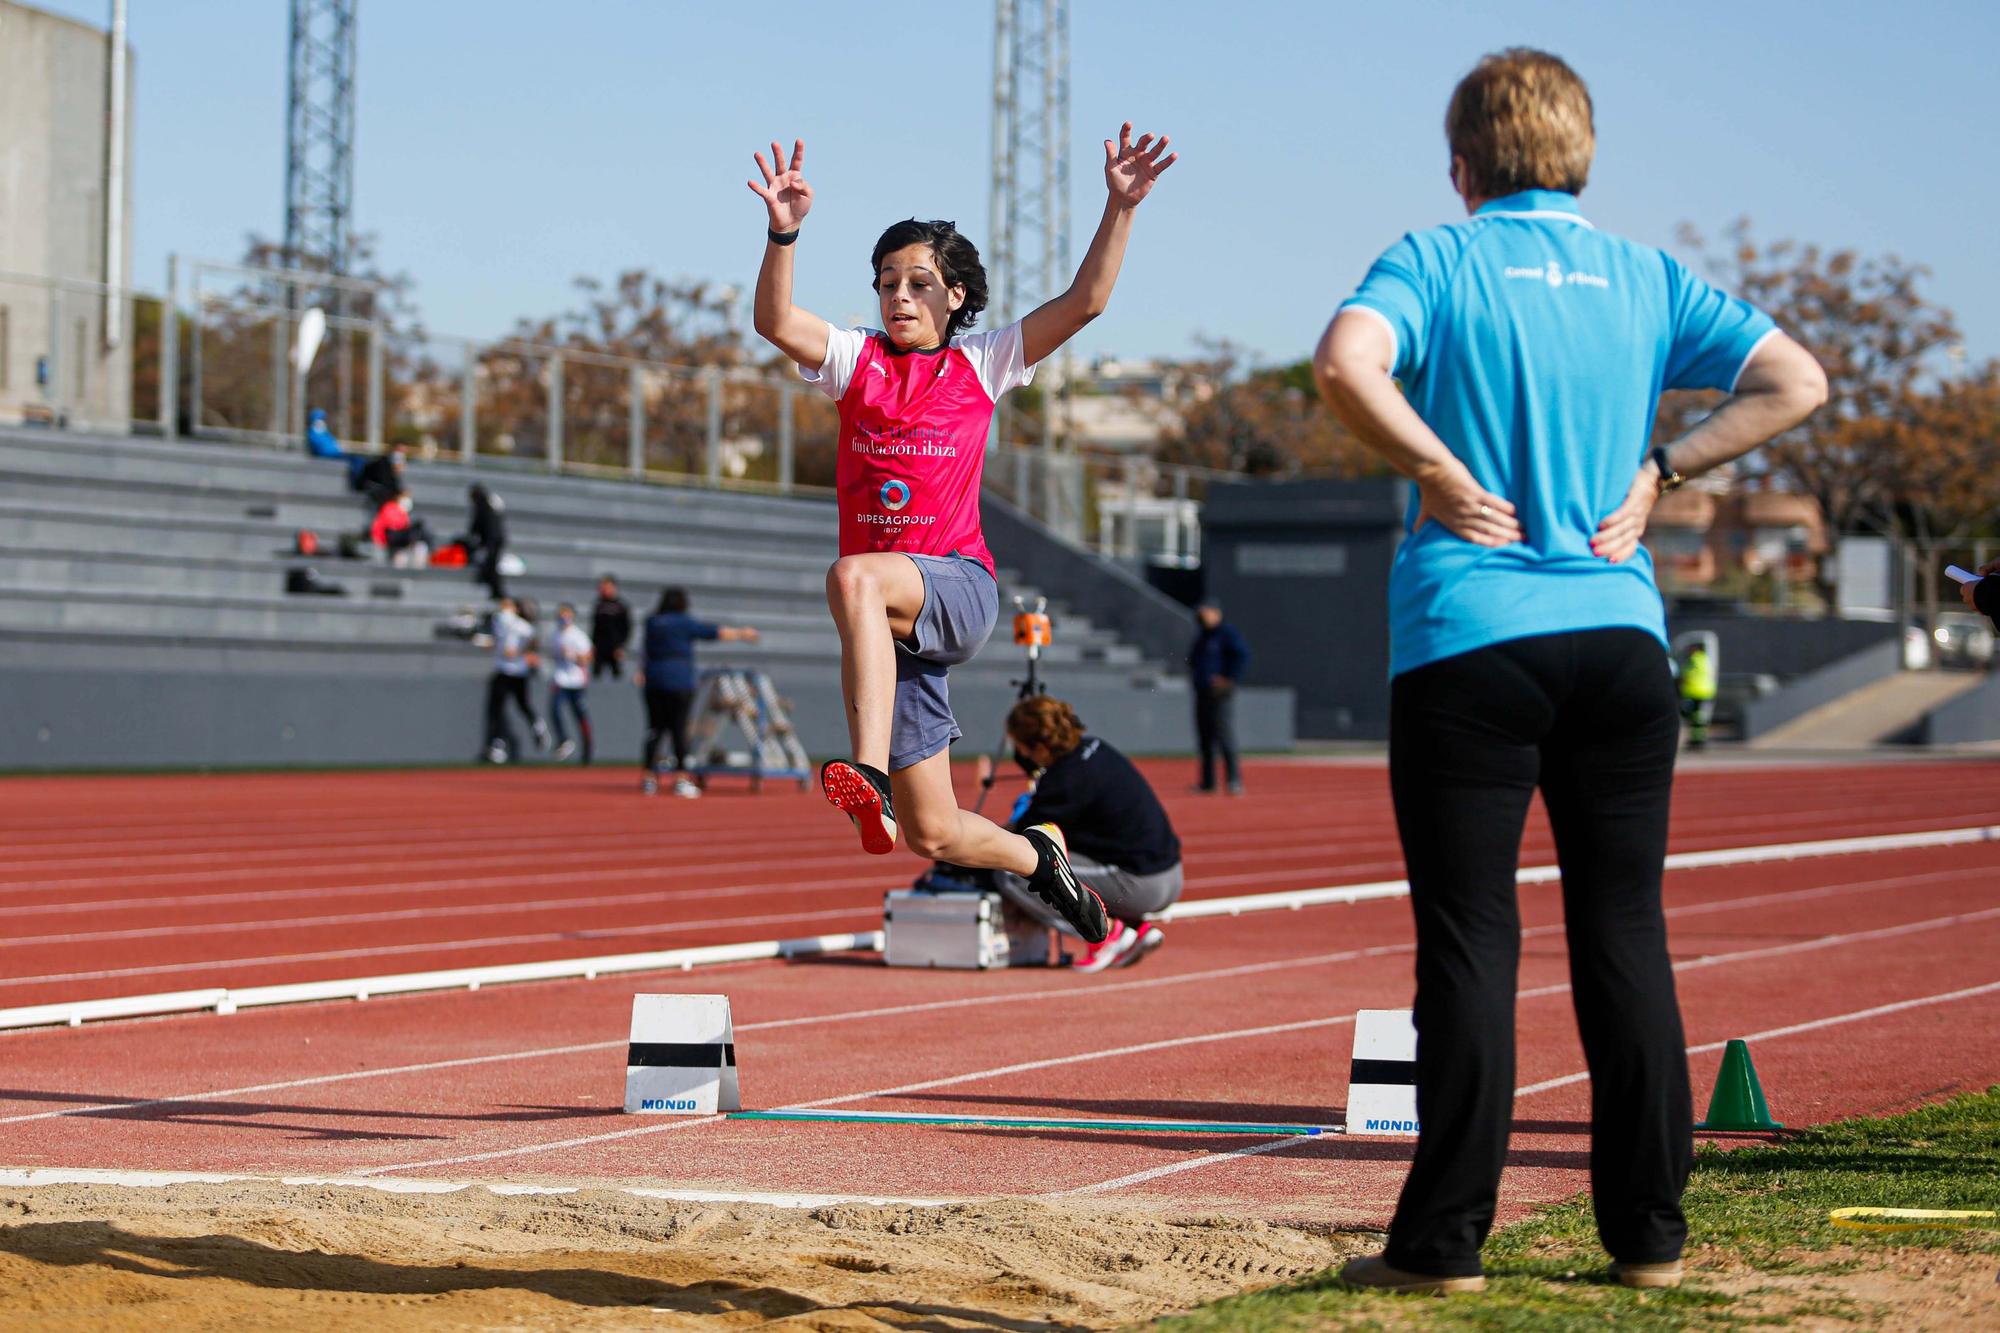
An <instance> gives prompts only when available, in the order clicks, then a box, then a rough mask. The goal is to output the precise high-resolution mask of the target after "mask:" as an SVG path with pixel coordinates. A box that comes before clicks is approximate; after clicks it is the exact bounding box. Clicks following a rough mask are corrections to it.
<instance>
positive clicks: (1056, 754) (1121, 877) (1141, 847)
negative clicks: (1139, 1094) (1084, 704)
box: [982, 695, 1181, 972]
mask: <svg viewBox="0 0 2000 1333" xmlns="http://www.w3.org/2000/svg"><path fill="white" fill-rule="evenodd" d="M1007 738H1008V739H1009V740H1010V741H1011V742H1013V746H1014V758H1015V761H1016V762H1018V763H1019V764H1020V765H1021V767H1022V768H1024V769H1026V770H1027V771H1028V774H1029V778H1030V786H1029V789H1028V792H1027V794H1026V795H1025V796H1023V797H1022V799H1021V801H1020V803H1019V804H1017V805H1016V807H1015V811H1014V817H1013V819H1012V820H1011V821H1010V823H1009V825H1008V827H1010V828H1013V829H1015V830H1019V829H1024V828H1028V827H1030V826H1031V825H1035V824H1055V825H1057V826H1058V827H1060V828H1061V829H1062V831H1063V838H1064V840H1065V841H1066V842H1067V843H1068V844H1069V863H1070V868H1071V869H1073V870H1074V871H1075V872H1076V877H1077V878H1078V879H1080V880H1082V881H1083V882H1084V883H1085V884H1088V885H1089V886H1090V887H1091V888H1093V889H1095V890H1097V895H1098V897H1100V898H1102V899H1103V900H1104V908H1105V911H1106V912H1107V913H1109V914H1110V916H1111V933H1110V934H1109V935H1107V936H1105V937H1104V941H1103V942H1102V943H1101V944H1095V945H1091V946H1089V948H1088V949H1086V950H1085V952H1084V954H1083V956H1082V957H1081V958H1080V959H1079V960H1078V961H1077V962H1076V963H1075V964H1074V966H1075V968H1076V969H1077V970H1078V971H1080V972H1102V971H1104V970H1105V969H1107V968H1111V967H1129V966H1131V965H1132V964H1133V963H1136V962H1138V961H1139V960H1140V959H1141V958H1143V957H1145V956H1146V955H1147V954H1149V953H1151V952H1152V951H1153V950H1155V949H1157V948H1159V947H1160V944H1161V942H1162V941H1163V940H1164V939H1165V938H1166V937H1165V935H1164V934H1163V933H1162V932H1161V930H1160V928H1159V927H1158V926H1156V925H1154V924H1152V923H1151V922H1149V921H1148V920H1146V918H1147V917H1148V916H1150V915H1152V914H1154V913H1156V912H1159V911H1162V910H1163V909H1165V908H1166V907H1168V906H1170V905H1171V904H1172V903H1174V902H1175V901H1176V900H1177V899H1178V898H1179V897H1180V896H1181V840H1180V838H1179V836H1177V835H1176V834H1175V833H1174V826H1173V824H1172V823H1171V822H1170V821H1169V820H1168V819H1167V812H1166V810H1165V809H1164V808H1163V807H1162V806H1161V805H1160V798H1159V797H1158V796H1156V795H1154V794H1153V788H1152V787H1151V785H1149V784H1148V783H1147V781H1146V779H1145V778H1144V777H1143V776H1141V774H1140V772H1139V770H1138V769H1137V768H1135V767H1133V764H1132V761H1131V760H1130V759H1127V758H1126V757H1125V756H1124V755H1122V754H1120V753H1119V752H1118V751H1117V750H1116V749H1114V748H1113V747H1112V745H1111V743H1110V742H1109V741H1106V740H1105V739H1103V738H1102V737H1100V736H1090V735H1086V734H1085V733H1084V730H1083V723H1082V722H1080V721H1078V720H1077V716H1076V713H1075V711H1074V710H1073V709H1071V708H1070V706H1069V705H1068V704H1066V703H1064V702H1063V701H1062V700H1060V699H1052V698H1050V697H1048V696H1047V695H1034V696H1032V697H1030V698H1026V699H1023V700H1021V702H1019V703H1017V704H1015V705H1014V708H1013V711H1012V712H1010V713H1008V714H1007ZM982 762H983V761H982ZM993 880H994V885H995V887H996V888H998V889H999V890H1000V892H1002V893H1004V894H1006V895H1007V897H1008V898H1009V899H1010V900H1011V901H1012V902H1014V903H1015V904H1017V905H1019V906H1020V907H1021V908H1022V909H1024V910H1025V911H1027V912H1028V913H1029V914H1030V915H1031V916H1033V917H1034V918H1035V919H1036V920H1037V921H1041V922H1043V923H1045V924H1046V925H1048V926H1050V927H1051V928H1053V929H1056V930H1061V931H1063V932H1064V933H1066V934H1074V933H1075V932H1074V931H1072V930H1071V929H1070V927H1069V926H1068V925H1067V924H1065V923H1064V921H1063V920H1062V918H1061V917H1060V916H1058V915H1057V914H1056V913H1055V911H1054V910H1053V909H1051V908H1050V907H1049V906H1048V905H1047V904H1046V903H1044V902H1043V901H1042V900H1041V898H1040V897H1039V896H1037V895H1036V893H1035V891H1034V890H1033V889H1031V888H1029V887H1028V884H1027V881H1026V880H1024V879H1022V878H1021V877H1020V876H1019V875H1011V874H1007V873H1006V872H1004V871H1003V872H996V873H995V874H994V876H993Z"/></svg>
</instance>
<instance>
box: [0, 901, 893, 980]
mask: <svg viewBox="0 0 2000 1333" xmlns="http://www.w3.org/2000/svg"><path fill="white" fill-rule="evenodd" d="M873 911H874V909H873V908H872V906H869V905H857V906H854V907H835V908H828V909H827V910H825V911H820V912H792V913H788V914H784V915H778V916H733V917H726V918H722V919H721V920H719V921H666V922H658V923H654V924H648V925H638V926H599V927H594V928H592V929H589V930H569V931H553V930H549V931H538V932H536V933H535V934H532V935H487V936H481V937H480V938H478V939H469V940H441V941H437V942H435V943H428V944H378V945H371V946H369V947H368V948H362V949H322V950H319V951H317V952H314V953H277V954H264V955H261V956H258V957H251V958H218V959H215V960H213V961H207V960H202V961H196V962H187V963H155V964H150V965H147V966H144V967H116V968H106V969H104V970H102V971H97V972H47V973H43V974H41V975H40V976H32V977H10V978H6V979H4V980H0V988H5V987H8V986H28V985H37V984H44V983H48V982H56V981H102V980H105V979H107V978H111V977H134V976H149V975H152V974H154V973H159V972H169V973H175V974H182V973H185V974H187V975H189V976H193V975H196V974H199V973H202V972H212V971H214V970H215V969H216V968H221V967H254V966H262V965H264V964H267V963H319V962H330V961H332V960H334V959H336V958H382V957H388V956H392V955H395V954H412V953H438V954H443V953H453V952H463V951H464V950H467V949H497V948H504V947H507V946H510V945H517V944H560V943H570V944H574V943H576V942H577V941H579V940H597V939H615V938H617V937H619V936H625V935H671V934H674V933H675V932H677V931H683V930H694V929H699V928H702V927H712V926H716V925H758V924H768V925H778V924H782V923H784V922H787V921H830V920H835V919H838V918H843V917H845V918H852V917H856V916H868V917H870V919H871V920H872V913H873ZM868 928H869V929H873V928H874V927H873V926H872V925H871V926H869V927H868Z"/></svg>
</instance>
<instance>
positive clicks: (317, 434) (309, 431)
mask: <svg viewBox="0 0 2000 1333" xmlns="http://www.w3.org/2000/svg"><path fill="white" fill-rule="evenodd" d="M306 452H307V453H308V454H311V455H312V456H313V457H314V458H333V459H344V458H346V457H347V451H346V450H344V449H342V448H341V447H340V441H339V440H336V439H334V438H333V432H332V431H330V430H328V429H327V426H326V409H325V408H323V407H315V408H314V409H313V410H312V412H311V413H310V414H309V415H308V416H307V417H306Z"/></svg>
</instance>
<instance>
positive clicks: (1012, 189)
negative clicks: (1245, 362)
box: [987, 0, 1070, 449]
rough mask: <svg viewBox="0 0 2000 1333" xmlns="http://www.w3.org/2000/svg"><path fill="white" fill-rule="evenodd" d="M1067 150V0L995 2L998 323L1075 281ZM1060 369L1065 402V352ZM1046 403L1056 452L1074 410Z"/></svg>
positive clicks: (1048, 397) (991, 235)
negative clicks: (1071, 252) (1072, 265)
mask: <svg viewBox="0 0 2000 1333" xmlns="http://www.w3.org/2000/svg"><path fill="white" fill-rule="evenodd" d="M1069 149H1070V143H1069V0H994V5H993V193H992V196H991V200H990V207H991V210H992V212H991V219H990V223H991V225H990V226H989V227H988V229H987V236H988V241H987V244H988V247H989V249H990V252H991V255H992V258H991V260H990V261H989V263H988V265H987V292H988V299H989V301H990V302H991V304H992V307H993V310H994V312H995V313H994V317H993V323H994V326H995V327H1004V326H1005V325H1006V324H1007V323H1009V322H1010V321H1012V320H1015V319H1019V318H1020V317H1021V316H1022V315H1024V314H1026V313H1027V312H1028V311H1030V310H1032V309H1034V308H1035V307H1036V306H1037V305H1040V304H1041V303H1042V302H1043V301H1046V300H1048V299H1049V298H1050V297H1051V296H1054V295H1055V294H1056V293H1057V292H1060V291H1061V290H1062V289H1063V288H1064V287H1065V286H1066V285H1067V284H1068V282H1069V277H1070V263H1069ZM1062 371H1063V373H1062V381H1063V387H1062V390H1061V399H1062V403H1063V405H1065V406H1066V405H1067V402H1068V393H1069V387H1068V386H1069V379H1070V375H1069V363H1068V360H1067V357H1065V360H1064V363H1063V367H1062ZM1042 401H1043V403H1044V404H1045V406H1044V409H1043V412H1042V422H1041V436H1042V445H1043V447H1044V448H1047V449H1054V448H1055V446H1056V442H1057V439H1058V437H1059V436H1060V435H1061V434H1062V429H1061V427H1062V423H1063V419H1064V418H1065V417H1066V416H1067V413H1066V412H1063V411H1060V410H1058V406H1057V398H1056V396H1055V395H1052V394H1045V395H1044V397H1043V400H1042ZM1005 418H1006V408H1005V406H1004V405H1003V406H1002V408H1001V414H1000V420H1001V421H1002V422H1003V423H1004V421H1005ZM1004 433H1005V430H1004V425H1003V426H1002V435H1003V438H1004Z"/></svg>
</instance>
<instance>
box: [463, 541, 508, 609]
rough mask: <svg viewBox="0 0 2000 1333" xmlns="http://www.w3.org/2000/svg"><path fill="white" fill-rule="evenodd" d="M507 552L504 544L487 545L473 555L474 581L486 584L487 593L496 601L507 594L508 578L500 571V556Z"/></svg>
mask: <svg viewBox="0 0 2000 1333" xmlns="http://www.w3.org/2000/svg"><path fill="white" fill-rule="evenodd" d="M505 552H506V548H505V547H504V546H486V547H482V548H480V549H479V550H478V551H476V552H475V553H474V555H473V560H474V564H473V566H472V581H473V582H474V583H483V584H485V585H486V592H487V595H488V596H490V597H491V598H492V599H493V600H494V601H496V602H497V601H499V600H500V599H501V598H502V597H505V596H506V595H507V580H506V578H505V577H504V576H503V575H502V574H501V573H500V557H501V556H502V555H503V554H504V553H505Z"/></svg>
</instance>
